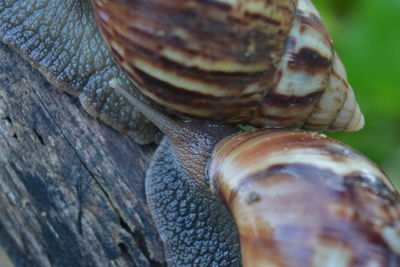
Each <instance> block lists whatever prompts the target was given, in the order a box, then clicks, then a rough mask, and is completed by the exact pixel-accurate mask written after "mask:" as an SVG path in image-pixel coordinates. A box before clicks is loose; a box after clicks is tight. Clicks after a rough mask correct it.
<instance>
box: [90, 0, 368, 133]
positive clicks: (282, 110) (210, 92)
mask: <svg viewBox="0 0 400 267" xmlns="http://www.w3.org/2000/svg"><path fill="white" fill-rule="evenodd" d="M92 3H93V7H94V11H95V13H96V16H97V20H98V24H99V26H100V29H101V31H102V34H103V36H104V38H105V40H106V42H107V43H108V46H109V48H110V50H111V51H112V53H113V55H114V57H115V58H116V61H117V62H118V63H119V64H120V66H121V67H122V68H123V69H124V70H125V71H126V72H127V73H128V75H129V76H130V78H131V79H132V81H133V82H134V83H135V85H136V86H137V87H138V88H139V89H140V90H141V91H142V92H143V93H144V94H145V95H146V96H148V97H149V98H151V99H152V100H154V101H155V102H157V103H159V104H161V105H162V106H165V107H166V108H167V109H169V110H171V111H174V112H175V113H177V114H180V115H184V116H191V117H194V118H202V119H207V120H212V121H218V122H226V123H238V122H245V123H250V124H253V125H255V126H258V127H277V128H280V127H290V128H303V129H309V130H329V131H340V130H347V131H353V130H358V129H360V128H362V127H363V125H364V118H363V116H362V114H361V112H360V109H359V107H358V105H357V103H356V101H355V97H354V93H353V90H352V88H351V86H350V85H349V83H348V82H347V78H346V73H345V70H344V68H343V65H342V63H341V61H340V59H339V58H338V56H337V55H336V53H335V52H334V50H333V48H332V43H331V40H330V37H329V35H328V33H327V30H326V28H325V26H324V24H323V22H322V21H321V19H320V16H319V14H318V11H317V10H316V9H315V7H314V6H313V5H312V3H311V2H310V1H309V0H298V1H296V0H268V1H267V0H263V1H260V0H245V1H241V0H234V1H226V0H201V1H200V0H187V1H179V0H163V1H159V0H131V1H126V0H113V1H109V0H92Z"/></svg>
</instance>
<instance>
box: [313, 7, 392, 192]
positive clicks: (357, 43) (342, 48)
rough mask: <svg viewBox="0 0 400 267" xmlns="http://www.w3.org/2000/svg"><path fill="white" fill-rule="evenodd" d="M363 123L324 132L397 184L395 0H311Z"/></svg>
mask: <svg viewBox="0 0 400 267" xmlns="http://www.w3.org/2000/svg"><path fill="white" fill-rule="evenodd" d="M313 2H314V4H315V5H316V6H317V8H318V10H319V11H320V13H321V15H322V17H323V20H324V21H325V22H326V24H327V27H328V29H329V32H330V33H331V37H332V39H333V40H334V46H335V49H336V51H337V52H338V54H339V55H340V57H341V58H342V60H343V63H344V65H345V66H346V70H347V74H348V76H349V81H350V83H351V85H352V86H353V88H354V90H355V93H356V96H357V99H358V103H359V104H360V107H361V109H362V111H363V113H364V116H365V121H366V125H365V128H364V129H363V130H361V131H360V132H357V133H337V134H330V136H331V137H333V138H336V139H338V140H341V141H342V142H344V143H346V144H348V145H350V146H352V147H354V148H356V149H357V150H359V151H361V152H362V153H363V154H365V155H367V156H368V157H370V158H371V159H372V160H374V161H375V162H377V163H378V164H379V165H380V166H381V167H382V168H383V169H384V170H385V172H386V173H387V174H389V176H391V178H392V179H393V180H394V181H395V182H396V183H397V186H398V187H400V103H399V102H400V30H399V25H400V1H399V0H379V1H377V0H313Z"/></svg>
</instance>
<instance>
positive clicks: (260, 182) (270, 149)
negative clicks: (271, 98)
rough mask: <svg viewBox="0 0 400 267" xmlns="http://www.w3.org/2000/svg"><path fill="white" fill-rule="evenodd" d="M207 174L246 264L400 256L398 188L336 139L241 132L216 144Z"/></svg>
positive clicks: (343, 262) (363, 261)
mask: <svg viewBox="0 0 400 267" xmlns="http://www.w3.org/2000/svg"><path fill="white" fill-rule="evenodd" d="M311 158H312V160H310V159H311ZM264 159H265V161H264ZM260 162H264V163H261V164H260ZM368 165H370V166H368ZM245 169H247V170H245ZM209 177H210V179H211V184H214V190H215V191H216V192H218V193H219V194H220V195H221V197H222V199H223V200H224V202H225V204H226V205H227V206H228V208H229V209H230V211H231V212H232V214H233V216H234V218H235V221H236V223H237V225H238V229H239V232H240V238H241V248H242V256H243V263H244V265H245V266H248V265H249V266H252V265H258V266H267V264H277V266H325V265H329V264H331V265H332V266H333V265H335V266H369V265H370V264H376V266H382V267H383V266H391V264H392V265H393V266H397V265H398V264H399V263H400V251H399V249H398V247H397V246H398V245H399V244H400V196H399V192H398V190H397V189H396V188H395V187H394V186H393V184H392V183H390V181H389V180H388V178H387V177H386V176H385V175H384V174H383V173H382V172H381V171H380V170H379V168H378V167H377V166H376V165H375V164H373V163H372V162H370V161H369V160H367V159H365V158H364V157H363V156H362V155H361V154H359V153H357V152H355V151H354V150H352V149H351V148H349V147H347V146H344V145H342V144H340V143H339V142H337V141H334V140H332V139H329V138H327V137H325V136H320V135H316V134H312V133H301V132H289V131H270V132H267V131H256V132H252V133H239V134H236V135H234V136H232V137H230V138H227V139H224V140H223V141H222V142H221V143H220V144H218V145H217V147H216V148H215V151H214V154H213V161H212V162H211V164H210V167H209Z"/></svg>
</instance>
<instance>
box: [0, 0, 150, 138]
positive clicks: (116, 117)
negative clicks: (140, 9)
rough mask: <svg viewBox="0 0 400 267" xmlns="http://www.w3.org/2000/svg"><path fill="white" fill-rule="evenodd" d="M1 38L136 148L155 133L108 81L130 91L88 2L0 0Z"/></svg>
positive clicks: (81, 0) (133, 89)
mask: <svg viewBox="0 0 400 267" xmlns="http://www.w3.org/2000/svg"><path fill="white" fill-rule="evenodd" d="M0 40H2V41H4V42H5V43H7V44H8V45H10V46H12V47H13V48H14V49H16V50H17V51H18V52H19V53H20V54H21V55H22V56H24V57H25V58H26V59H28V60H29V61H30V62H31V63H32V64H33V65H34V66H35V67H36V68H38V69H39V71H40V72H41V73H42V74H44V75H45V76H46V78H47V79H48V80H49V81H50V82H51V83H53V84H54V85H56V86H57V87H58V88H60V89H62V90H65V91H67V92H69V93H71V94H73V95H76V96H78V97H79V99H80V101H81V103H82V105H83V107H84V108H85V109H86V110H87V111H88V112H89V113H90V114H92V115H94V116H96V117H99V118H100V119H102V120H103V121H105V122H106V123H107V124H109V125H111V126H112V127H114V128H115V129H117V130H119V131H121V132H128V133H129V134H130V135H131V136H133V137H134V139H135V140H136V141H137V142H138V143H141V144H144V143H150V142H152V141H153V140H154V136H155V134H156V132H157V130H156V128H155V126H153V125H152V124H151V123H150V122H148V121H147V119H145V118H144V116H143V115H141V114H140V113H139V112H137V111H135V109H134V108H133V106H132V105H130V104H129V103H128V102H127V101H125V100H124V98H122V97H121V96H119V95H117V94H116V93H115V92H114V90H113V89H112V88H111V87H110V86H109V81H110V80H111V79H113V78H116V79H118V81H119V82H120V84H121V85H122V86H124V88H129V89H128V90H129V91H130V92H131V93H134V94H135V91H136V89H135V87H134V86H133V84H132V83H131V82H129V81H128V79H127V77H126V75H125V74H124V73H123V72H122V71H121V70H120V69H119V68H118V67H117V65H116V64H115V63H114V61H113V59H112V57H111V54H110V53H109V51H108V49H107V47H106V45H105V43H104V41H103V39H102V37H101V35H100V32H99V31H98V29H97V25H96V23H95V20H94V15H93V13H92V10H91V6H90V3H89V1H88V0H1V1H0Z"/></svg>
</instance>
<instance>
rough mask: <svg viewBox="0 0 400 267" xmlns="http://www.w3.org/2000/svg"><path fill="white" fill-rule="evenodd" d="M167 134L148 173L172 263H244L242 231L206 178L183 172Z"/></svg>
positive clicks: (150, 195)
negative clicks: (203, 181) (195, 179)
mask: <svg viewBox="0 0 400 267" xmlns="http://www.w3.org/2000/svg"><path fill="white" fill-rule="evenodd" d="M177 164H178V163H177V162H176V160H174V155H173V153H172V151H171V149H170V143H169V141H168V139H167V138H164V139H163V141H162V142H161V144H160V146H159V147H158V149H157V151H156V153H155V154H154V156H153V161H152V164H151V166H150V169H149V170H148V172H147V176H146V195H147V202H148V204H149V206H150V208H151V211H152V215H153V219H154V220H155V222H156V225H157V228H158V231H159V233H160V236H161V239H162V241H163V242H164V248H165V254H166V257H167V262H168V264H169V265H172V266H240V265H241V261H240V247H239V235H238V232H237V229H236V225H235V223H234V221H233V218H232V216H231V214H230V213H229V212H228V210H227V209H226V208H225V207H224V206H223V204H222V202H221V200H220V199H218V198H217V197H215V196H213V195H212V194H211V192H210V190H209V189H208V187H207V186H206V185H205V184H197V183H194V182H193V179H190V177H185V176H184V175H183V174H181V173H179V172H178V170H179V166H177Z"/></svg>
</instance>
